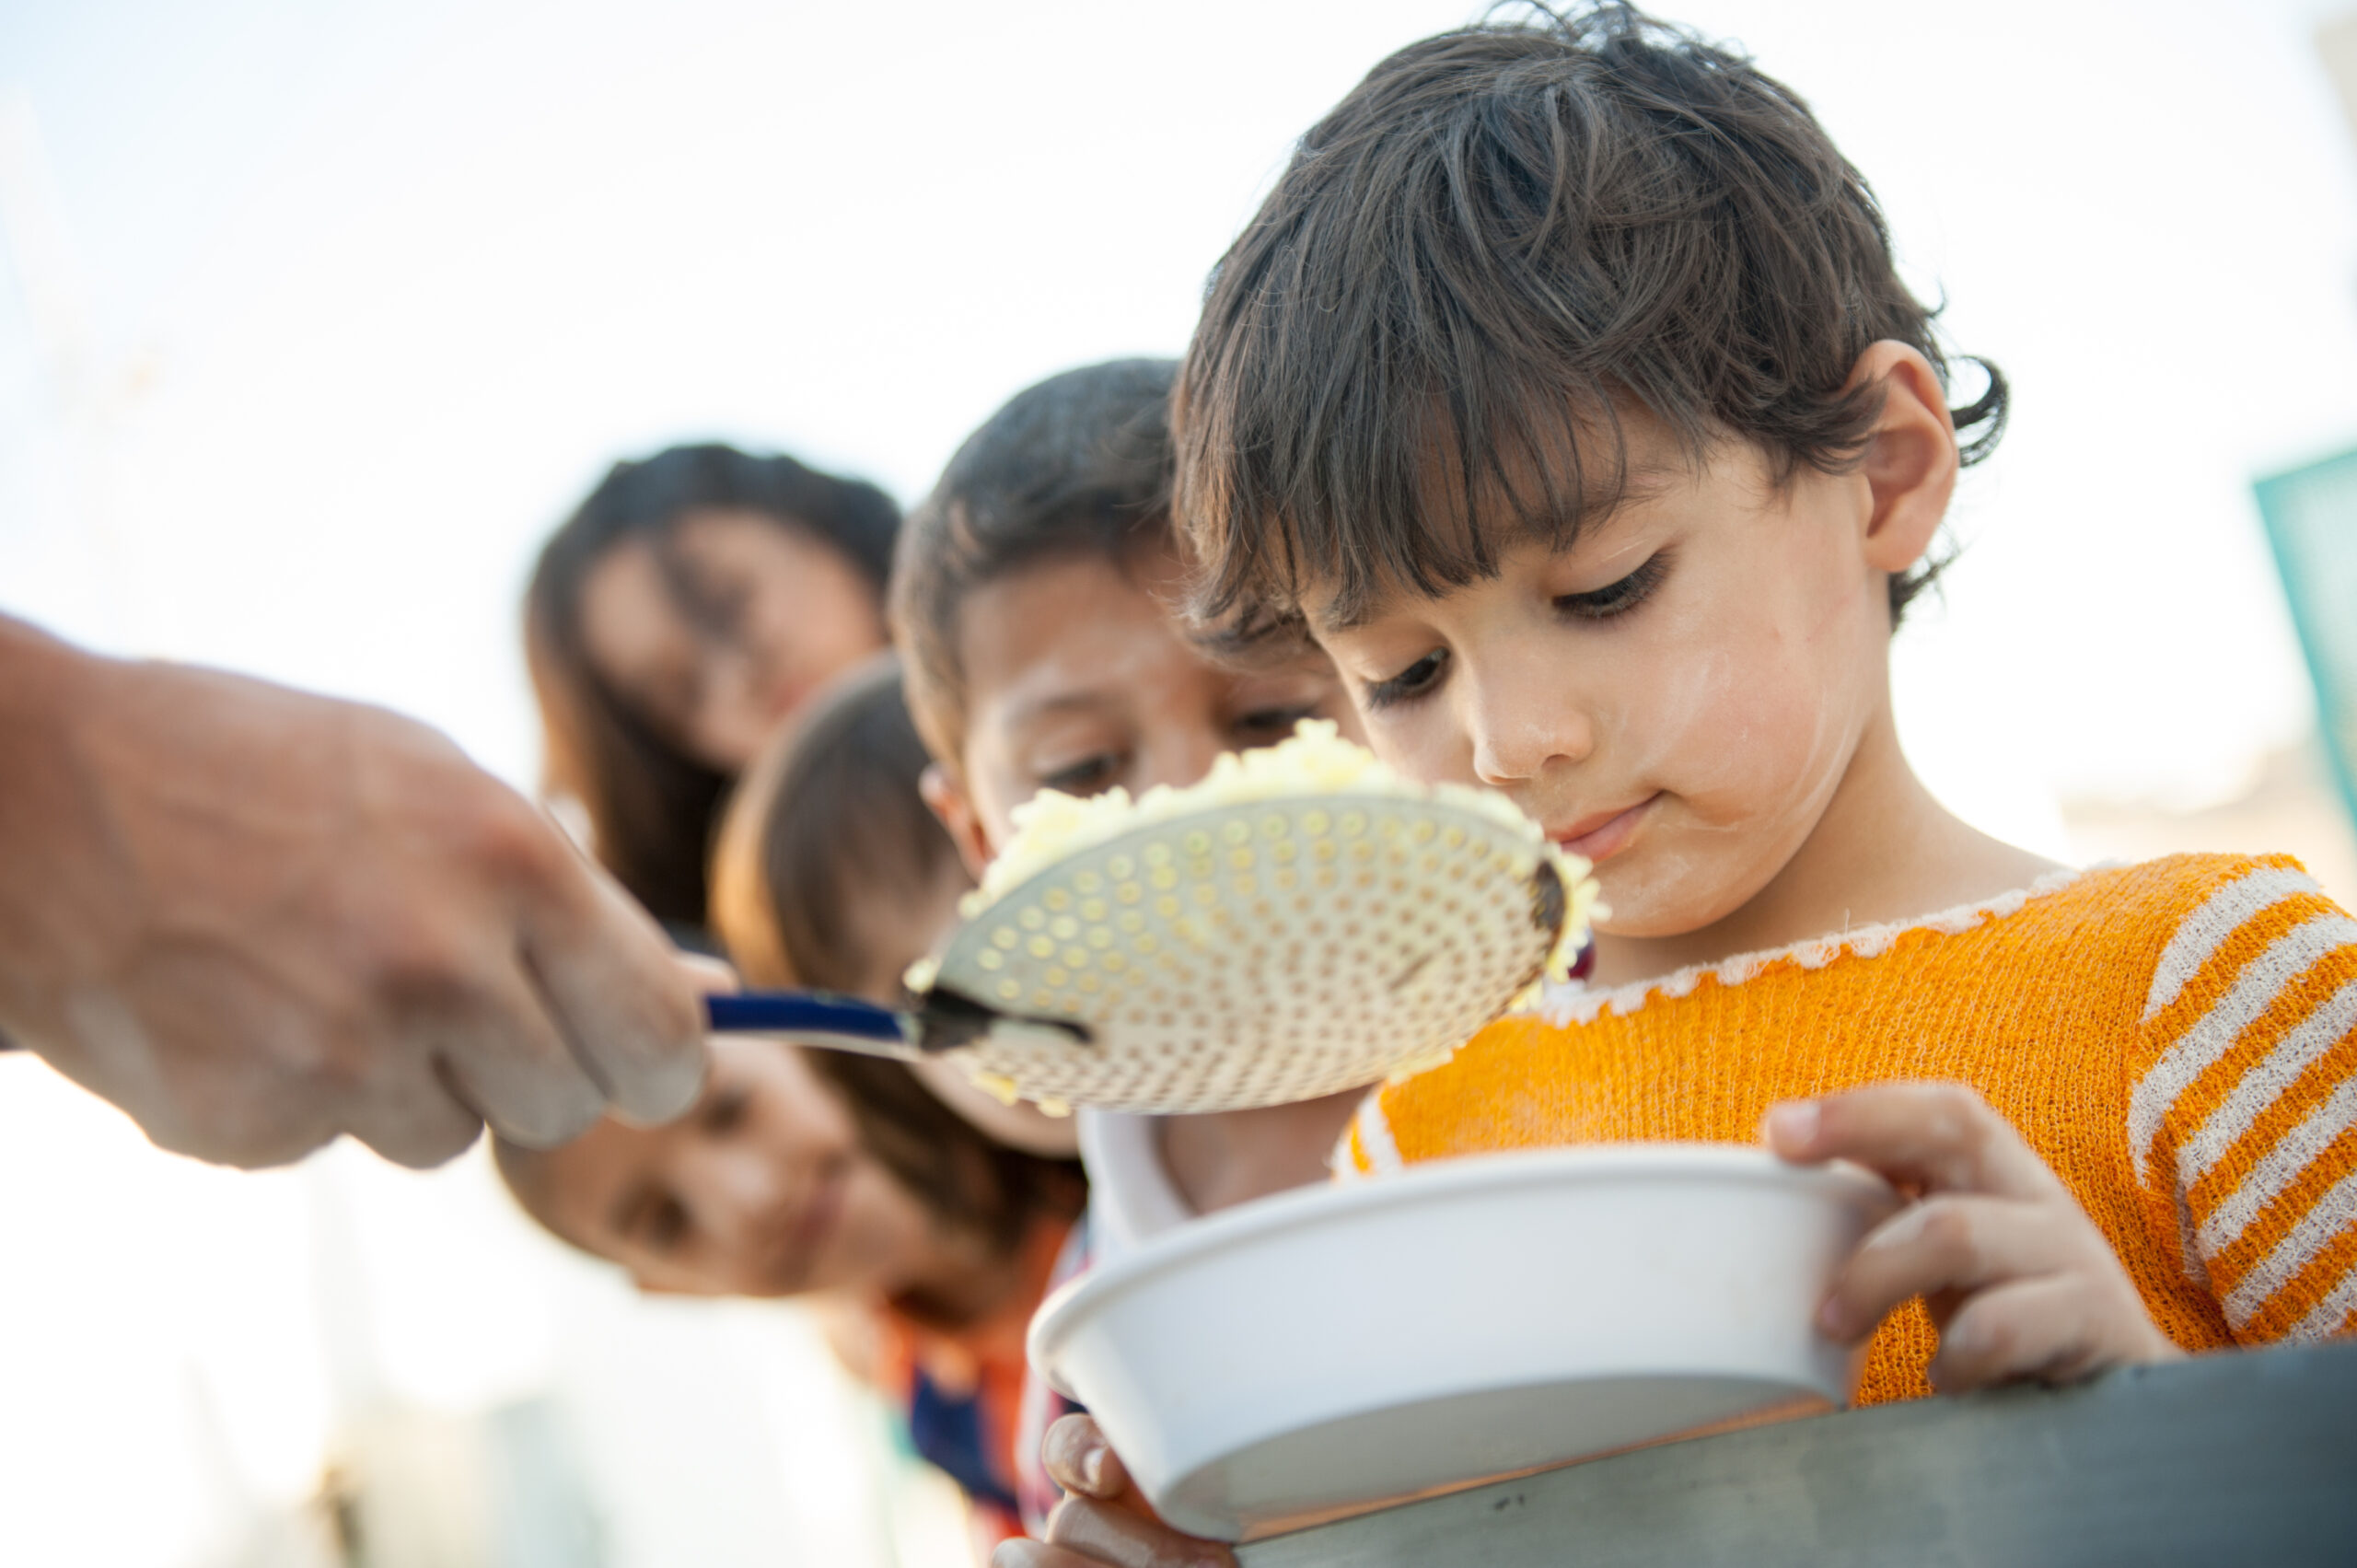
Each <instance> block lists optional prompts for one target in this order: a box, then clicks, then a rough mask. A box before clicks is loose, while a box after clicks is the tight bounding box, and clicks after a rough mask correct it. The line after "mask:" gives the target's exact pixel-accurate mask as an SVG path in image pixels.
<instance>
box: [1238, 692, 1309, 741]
mask: <svg viewBox="0 0 2357 1568" xmlns="http://www.w3.org/2000/svg"><path fill="white" fill-rule="evenodd" d="M1317 716H1318V706H1317V704H1316V703H1301V704H1299V705H1297V706H1295V707H1290V708H1255V709H1253V710H1252V711H1251V712H1250V713H1248V714H1238V715H1237V720H1236V733H1237V743H1238V744H1239V745H1241V746H1245V747H1253V746H1273V745H1275V744H1276V743H1277V742H1278V741H1280V740H1283V739H1284V738H1286V737H1287V736H1289V735H1291V734H1292V733H1293V731H1294V726H1295V725H1297V724H1299V723H1301V721H1302V720H1304V719H1308V718H1316V717H1317Z"/></svg>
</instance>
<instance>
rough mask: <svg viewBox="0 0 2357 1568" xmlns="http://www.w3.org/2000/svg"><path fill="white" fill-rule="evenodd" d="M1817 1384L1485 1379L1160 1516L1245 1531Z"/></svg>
mask: <svg viewBox="0 0 2357 1568" xmlns="http://www.w3.org/2000/svg"><path fill="white" fill-rule="evenodd" d="M1831 1408H1832V1406H1831V1405H1830V1404H1829V1402H1828V1401H1827V1400H1826V1399H1825V1397H1824V1395H1823V1394H1822V1393H1821V1392H1819V1391H1818V1390H1817V1389H1816V1388H1810V1387H1808V1386H1805V1385H1802V1384H1795V1383H1787V1382H1782V1381H1778V1380H1773V1379H1764V1378H1758V1377H1730V1376H1697V1375H1695V1374H1691V1373H1667V1374H1642V1373H1641V1374H1633V1375H1629V1376H1614V1377H1585V1378H1581V1379H1579V1380H1577V1381H1573V1382H1554V1383H1542V1384H1532V1385H1525V1386H1521V1387H1516V1388H1487V1389H1480V1390H1477V1391H1474V1392H1470V1393H1461V1394H1449V1395H1446V1396H1443V1397H1440V1398H1437V1399H1430V1400H1414V1401H1411V1402H1410V1403H1407V1404H1400V1405H1391V1406H1387V1407H1385V1408H1383V1409H1379V1410H1371V1411H1360V1412H1358V1413H1356V1414H1353V1415H1348V1416H1342V1417H1340V1418H1338V1419H1335V1420H1331V1421H1325V1422H1319V1423H1315V1424H1313V1425H1309V1426H1305V1427H1300V1428H1297V1429H1295V1430H1294V1431H1291V1432H1286V1433H1281V1434H1278V1435H1277V1436H1274V1437H1270V1438H1266V1439H1263V1440H1262V1441H1260V1442H1258V1443H1255V1444H1253V1445H1251V1446H1248V1447H1246V1448H1242V1449H1239V1450H1237V1452H1235V1453H1233V1454H1228V1455H1224V1456H1222V1457H1221V1458H1216V1459H1213V1460H1212V1461H1211V1462H1210V1463H1208V1464H1203V1465H1200V1466H1198V1467H1196V1468H1195V1469H1192V1470H1190V1471H1189V1472H1188V1473H1187V1474H1185V1475H1183V1476H1181V1477H1179V1479H1178V1480H1177V1481H1174V1482H1173V1483H1172V1484H1171V1486H1170V1489H1169V1492H1168V1493H1167V1496H1166V1497H1165V1498H1164V1499H1163V1501H1162V1503H1161V1512H1162V1515H1163V1517H1165V1518H1166V1519H1167V1520H1168V1521H1169V1522H1170V1523H1171V1524H1173V1525H1175V1526H1177V1527H1179V1528H1180V1529H1182V1530H1185V1531H1187V1532H1188V1533H1190V1534H1191V1535H1198V1536H1206V1537H1210V1538H1212V1539H1217V1540H1246V1539H1258V1538H1260V1537H1264V1536H1271V1535H1278V1534H1282V1533H1283V1532H1284V1531H1287V1530H1293V1529H1301V1528H1306V1527H1309V1526H1311V1525H1316V1524H1323V1523H1326V1522H1328V1521H1330V1520H1333V1519H1337V1518H1342V1517H1347V1516H1350V1515H1353V1514H1360V1513H1366V1512H1369V1511H1371V1510H1373V1509H1376V1508H1383V1507H1389V1506H1392V1505H1394V1504H1400V1503H1405V1502H1409V1501H1411V1500H1414V1499H1417V1498H1421V1497H1429V1496H1433V1495H1435V1494H1438V1493H1446V1492H1455V1491H1458V1490H1461V1489H1463V1488H1465V1487H1469V1486H1476V1485H1480V1484H1481V1483H1482V1482H1485V1481H1498V1480H1502V1479H1504V1478H1506V1477H1509V1476H1514V1475H1519V1474H1527V1473H1529V1472H1531V1471H1533V1470H1540V1469H1553V1468H1554V1467H1556V1466H1559V1465H1565V1464H1571V1463H1573V1462H1575V1461H1578V1460H1581V1459H1592V1458H1601V1457H1603V1456H1604V1455H1606V1454H1611V1453H1618V1452H1620V1451H1621V1450H1623V1449H1628V1448H1635V1447H1642V1446H1645V1445H1648V1444H1653V1443H1664V1442H1670V1441H1675V1440H1677V1439H1680V1438H1686V1437H1698V1436H1701V1435H1703V1434H1708V1433H1714V1432H1723V1431H1726V1430H1728V1429H1730V1428H1732V1427H1737V1426H1747V1425H1753V1424H1757V1423H1761V1422H1767V1421H1781V1420H1788V1419H1791V1418H1792V1417H1794V1416H1803V1415H1813V1414H1817V1413H1818V1412H1820V1411H1827V1410H1830V1409H1831Z"/></svg>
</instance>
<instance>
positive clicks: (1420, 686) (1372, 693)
mask: <svg viewBox="0 0 2357 1568" xmlns="http://www.w3.org/2000/svg"><path fill="white" fill-rule="evenodd" d="M1447 668H1448V650H1447V649H1446V648H1434V650H1433V651H1432V652H1430V653H1428V654H1426V655H1425V656H1423V657H1422V658H1420V659H1418V660H1417V661H1416V662H1415V663H1413V664H1411V665H1410V666H1409V667H1408V668H1405V669H1403V670H1401V671H1400V672H1399V674H1397V675H1395V676H1393V677H1392V678H1391V679H1388V680H1378V681H1376V683H1375V684H1374V685H1372V686H1369V687H1368V688H1367V689H1366V705H1367V706H1368V707H1370V708H1377V709H1380V708H1387V707H1390V706H1391V705H1392V704H1393V703H1411V702H1413V701H1415V700H1416V699H1417V698H1419V697H1422V696H1423V695H1425V694H1426V693H1428V692H1430V691H1432V690H1433V689H1434V687H1436V686H1438V685H1439V684H1440V679H1441V676H1442V674H1443V673H1444V672H1445V671H1446V669H1447Z"/></svg>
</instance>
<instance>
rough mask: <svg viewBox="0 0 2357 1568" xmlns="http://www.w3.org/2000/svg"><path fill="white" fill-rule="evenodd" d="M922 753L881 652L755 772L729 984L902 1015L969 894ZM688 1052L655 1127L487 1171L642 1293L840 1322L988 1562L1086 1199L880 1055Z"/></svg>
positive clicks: (729, 882) (1015, 1127) (1058, 1138)
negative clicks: (1055, 1290)
mask: <svg viewBox="0 0 2357 1568" xmlns="http://www.w3.org/2000/svg"><path fill="white" fill-rule="evenodd" d="M925 761H926V759H925V754H924V749H923V745H922V743H920V742H919V741H918V739H917V737H916V733H915V731H914V730H913V729H911V727H910V724H909V715H908V710H907V708H906V706H905V704H904V703H902V701H901V696H900V679H899V672H898V670H897V668H895V667H894V665H893V662H892V660H891V659H890V657H889V656H885V657H884V658H883V659H882V660H881V661H880V662H879V663H877V664H876V665H873V666H869V667H865V668H861V669H860V670H858V671H856V672H855V673H853V675H851V676H849V677H846V678H845V679H843V680H842V681H840V682H838V683H837V684H836V686H835V687H834V688H833V689H831V690H830V691H828V692H826V693H824V694H822V695H821V696H819V698H818V699H817V701H816V703H815V704H814V706H813V709H812V710H811V712H810V713H809V714H807V716H806V718H805V719H804V721H803V722H802V723H801V724H800V725H799V726H797V727H796V728H795V730H794V731H792V732H791V733H789V734H785V735H782V736H780V737H778V738H776V740H775V741H774V742H773V743H772V746H771V747H770V749H768V750H767V751H765V752H764V753H762V754H761V757H760V758H759V759H758V760H757V761H755V763H754V764H753V767H752V768H751V770H750V771H749V773H748V774H747V776H746V779H745V782H744V783H743V784H742V785H741V786H740V787H739V789H738V792H737V796H736V798H735V799H734V801H733V802H732V803H731V805H730V807H729V810H728V814H727V816H726V819H725V820H724V824H723V829H722V838H721V844H720V849H719V853H718V854H717V856H716V858H715V863H714V896H713V904H714V915H715V918H716V921H717V924H718V928H719V930H720V933H721V935H722V936H723V937H724V939H725V940H726V943H727V945H728V949H729V952H730V955H731V957H732V958H734V959H735V961H736V963H737V966H738V968H739V970H740V971H741V972H742V974H743V975H744V977H745V979H746V980H747V981H748V982H749V983H751V984H755V985H764V986H776V985H804V986H809V987H812V988H815V989H819V990H827V991H834V992H840V993H846V994H853V995H861V996H865V997H868V998H870V999H873V1000H877V1001H881V1002H886V1003H891V1002H896V1001H898V1000H899V999H900V996H901V994H902V993H901V989H900V973H901V971H902V970H905V969H906V968H907V967H908V965H909V964H910V962H911V960H913V959H914V958H917V957H918V956H919V955H921V954H922V953H923V952H924V951H925V949H926V947H928V946H929V945H930V944H931V942H932V941H933V939H934V937H935V935H937V934H938V933H939V932H940V931H941V930H942V929H943V928H944V927H945V926H946V924H948V923H949V922H950V921H951V920H953V919H954V918H955V912H956V905H957V900H958V895H959V894H960V893H962V892H963V891H964V890H965V889H966V888H967V887H968V886H969V883H968V880H967V877H966V876H965V872H964V869H963V867H962V866H961V865H959V864H958V855H957V854H956V852H955V850H954V849H953V848H952V847H951V845H950V843H949V842H948V840H947V838H946V836H945V835H944V834H943V832H942V831H941V829H940V827H939V825H938V824H937V823H935V821H934V819H933V817H932V815H931V813H929V812H928V811H927V810H926V809H925V807H924V804H923V801H922V800H921V799H920V798H919V797H918V795H917V779H918V775H919V774H920V773H921V772H923V768H924V766H925ZM711 1053H712V1062H711V1068H710V1074H709V1077H708V1079H707V1082H706V1084H705V1087H704V1092H703V1098H702V1100H701V1101H699V1102H698V1104H697V1105H696V1107H695V1108H694V1109H692V1110H691V1111H690V1112H689V1113H688V1114H687V1115H685V1116H684V1117H682V1118H680V1119H679V1121H673V1122H670V1123H667V1124H666V1125H663V1126H660V1127H637V1126H632V1125H630V1124H627V1123H625V1122H622V1121H617V1120H614V1119H612V1118H609V1119H607V1120H605V1121H600V1122H598V1124H597V1125H596V1126H594V1127H592V1128H591V1129H590V1130H589V1131H588V1132H586V1133H585V1134H584V1135H583V1136H582V1137H581V1138H579V1139H578V1140H576V1141H575V1142H574V1143H571V1144H566V1145H564V1146H563V1147H562V1148H559V1149H554V1150H551V1151H547V1152H543V1153H535V1152H531V1151H528V1150H525V1149H521V1148H518V1147H516V1146H514V1145H511V1144H507V1143H505V1141H502V1142H501V1143H499V1144H497V1145H496V1146H495V1150H496V1155H497V1159H498V1164H499V1168H500V1172H501V1174H502V1175H503V1176H504V1177H505V1179H506V1181H507V1184H508V1186H509V1188H510V1190H511V1191H514V1193H515V1194H516V1196H517V1199H518V1200H519V1201H520V1202H522V1204H523V1205H524V1207H525V1208H526V1210H527V1211H528V1212H529V1213H530V1214H532V1216H533V1217H534V1218H535V1219H537V1220H539V1221H540V1223H541V1224H542V1225H545V1226H546V1227H547V1228H548V1229H549V1230H551V1231H552V1232H554V1233H555V1234H556V1235H557V1236H558V1237H562V1238H563V1239H564V1240H565V1241H568V1242H571V1243H572V1244H573V1245H575V1246H576V1247H579V1248H580V1249H583V1250H584V1251H586V1252H589V1253H591V1254H593V1255H595V1256H598V1257H600V1258H604V1259H607V1260H610V1261H612V1262H616V1263H619V1264H621V1266H622V1267H624V1268H625V1269H627V1270H628V1271H629V1272H630V1275H631V1278H632V1279H633V1282H634V1283H637V1284H638V1286H639V1287H640V1288H641V1289H643V1290H648V1291H656V1292H665V1293H677V1294H682V1295H748V1296H786V1295H818V1296H820V1297H822V1298H824V1299H826V1300H828V1301H829V1302H830V1303H831V1304H833V1305H837V1306H840V1307H846V1308H848V1309H849V1311H850V1317H849V1318H838V1319H837V1320H836V1324H835V1326H836V1327H837V1328H838V1329H842V1328H846V1327H848V1328H852V1329H855V1330H872V1331H860V1332H856V1333H853V1334H849V1335H841V1334H839V1336H838V1339H839V1343H844V1344H855V1345H856V1346H857V1347H859V1349H860V1350H861V1351H862V1353H861V1354H860V1355H859V1356H858V1357H857V1358H856V1359H857V1360H858V1361H859V1362H860V1363H861V1365H859V1366H858V1367H857V1368H856V1369H857V1370H861V1371H863V1372H865V1373H866V1374H867V1375H869V1376H871V1377H873V1379H874V1380H875V1381H877V1383H878V1384H879V1385H880V1386H881V1387H882V1388H883V1389H884V1391H885V1393H886V1395H887V1396H888V1398H890V1399H891V1400H893V1401H894V1402H895V1403H896V1404H897V1405H898V1406H899V1408H900V1411H901V1412H902V1413H903V1415H904V1416H905V1418H906V1420H907V1422H908V1427H909V1434H910V1437H911V1442H912V1446H914V1447H915V1448H916V1450H917V1452H918V1453H919V1454H921V1455H923V1457H924V1458H927V1459H929V1460H931V1461H933V1462H934V1463H935V1465H937V1466H939V1467H940V1468H941V1469H943V1470H945V1471H946V1472H947V1473H948V1475H949V1476H950V1478H951V1479H952V1480H954V1481H957V1482H958V1485H959V1486H960V1488H962V1489H963V1490H964V1492H965V1493H966V1495H967V1498H968V1501H969V1504H970V1516H971V1521H972V1525H973V1529H974V1535H975V1539H976V1542H977V1546H978V1556H979V1555H981V1554H986V1553H987V1552H988V1551H989V1549H990V1548H991V1547H992V1546H993V1545H994V1544H996V1543H997V1542H998V1541H1000V1540H1003V1539H1006V1538H1007V1537H1009V1536H1011V1535H1015V1534H1018V1533H1020V1529H1021V1527H1020V1524H1019V1522H1018V1520H1017V1514H1016V1500H1015V1486H1016V1465H1015V1458H1016V1451H1017V1435H1016V1428H1017V1411H1018V1408H1019V1406H1020V1403H1021V1394H1022V1389H1023V1385H1024V1378H1025V1365H1024V1355H1023V1334H1024V1330H1025V1328H1026V1326H1027V1325H1028V1322H1029V1319H1030V1316H1031V1313H1032V1310H1033V1308H1035V1307H1037V1306H1038V1305H1039V1298H1040V1296H1041V1295H1043V1294H1045V1292H1046V1289H1047V1283H1048V1277H1049V1274H1050V1272H1051V1269H1052V1267H1053V1264H1054V1261H1055V1258H1056V1255H1057V1253H1058V1250H1059V1249H1061V1247H1062V1243H1063V1240H1064V1237H1065V1234H1066V1232H1067V1231H1068V1229H1069V1228H1070V1226H1071V1224H1072V1222H1073V1220H1074V1218H1075V1217H1076V1216H1077V1215H1078V1214H1079V1212H1080V1209H1081V1206H1082V1204H1083V1202H1084V1201H1085V1187H1084V1183H1083V1181H1082V1179H1081V1175H1080V1172H1079V1171H1078V1169H1077V1168H1075V1167H1074V1165H1073V1163H1072V1161H1071V1160H1070V1159H1069V1158H1059V1157H1054V1156H1056V1154H1057V1153H1058V1152H1059V1144H1061V1152H1062V1154H1064V1155H1067V1156H1068V1155H1069V1153H1070V1130H1069V1127H1068V1126H1067V1125H1065V1124H1063V1123H1054V1122H1047V1121H1045V1120H1044V1119H1042V1118H1039V1117H1038V1116H1037V1114H1036V1113H1033V1112H1029V1111H1028V1110H1025V1111H1014V1110H1010V1109H1008V1108H1006V1107H1003V1106H1000V1105H999V1104H997V1103H996V1102H995V1101H993V1100H991V1099H990V1098H988V1097H987V1096H984V1095H982V1094H981V1092H980V1091H978V1090H976V1089H974V1088H973V1087H972V1086H970V1085H969V1084H966V1083H965V1082H963V1081H962V1080H961V1079H957V1078H954V1077H951V1078H946V1079H935V1080H930V1081H929V1080H928V1078H926V1077H925V1076H922V1075H921V1074H920V1072H919V1071H915V1070H911V1068H909V1067H906V1066H904V1065H902V1064H901V1063H897V1062H889V1061H881V1060H877V1059H875V1058H869V1057H860V1056H851V1055H845V1054H841V1053H837V1052H831V1051H805V1050H802V1049H799V1048H797V1047H795V1046H792V1045H787V1044H784V1043H783V1042H780V1041H777V1040H761V1039H752V1038H747V1037H741V1036H727V1035H723V1036H716V1037H714V1039H713V1040H712V1041H711ZM978 1124H979V1125H978ZM1036 1442H1037V1434H1036V1433H1035V1434H1033V1435H1032V1438H1031V1441H1030V1443H1029V1444H1028V1445H1027V1446H1026V1448H1025V1451H1026V1452H1027V1453H1028V1452H1033V1451H1036Z"/></svg>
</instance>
